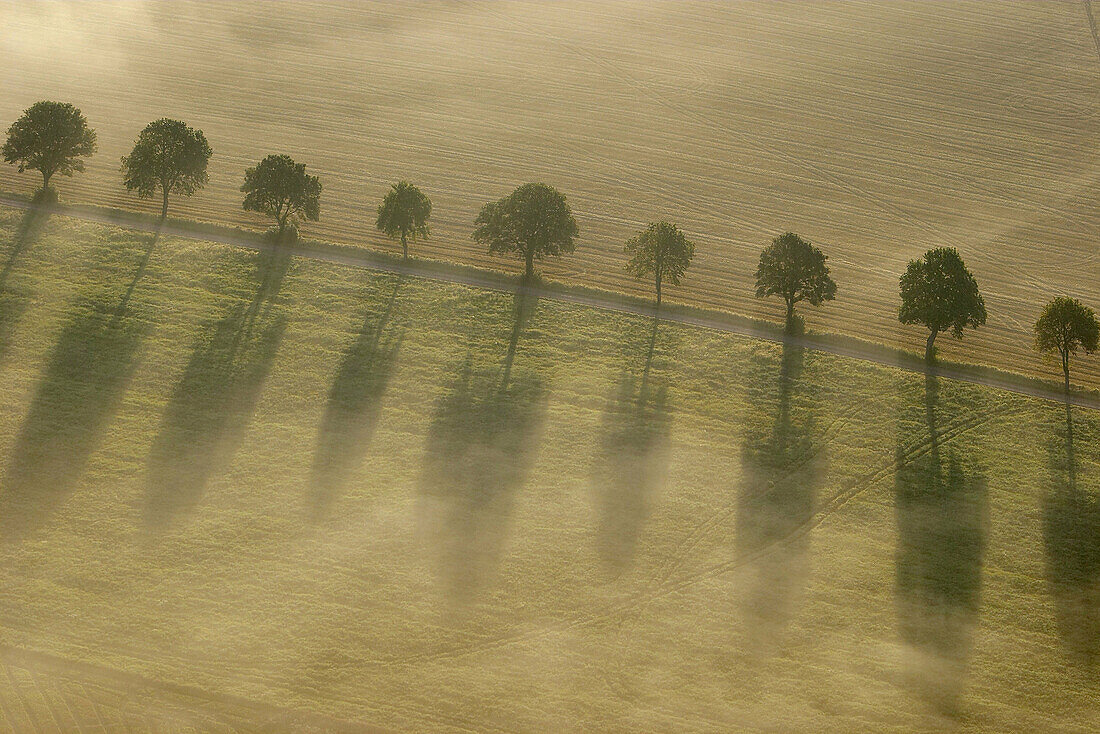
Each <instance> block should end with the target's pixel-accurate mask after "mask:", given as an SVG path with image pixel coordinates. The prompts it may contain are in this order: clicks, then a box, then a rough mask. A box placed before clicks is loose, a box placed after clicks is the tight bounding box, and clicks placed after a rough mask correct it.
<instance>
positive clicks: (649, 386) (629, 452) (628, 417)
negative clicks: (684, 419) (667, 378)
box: [592, 318, 672, 577]
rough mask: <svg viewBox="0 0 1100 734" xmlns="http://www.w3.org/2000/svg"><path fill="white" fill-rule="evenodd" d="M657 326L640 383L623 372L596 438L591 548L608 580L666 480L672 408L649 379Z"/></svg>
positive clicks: (629, 553)
mask: <svg viewBox="0 0 1100 734" xmlns="http://www.w3.org/2000/svg"><path fill="white" fill-rule="evenodd" d="M658 324H659V321H658V320H657V318H654V319H653V325H652V328H651V330H650V335H649V343H648V347H647V349H646V353H645V362H644V367H643V369H642V374H641V378H640V379H639V378H636V377H635V376H634V375H633V374H630V373H629V372H627V371H625V370H624V372H623V374H622V376H621V377H620V379H619V381H618V384H617V385H616V387H615V389H614V391H613V392H612V394H611V395H610V396H609V399H608V402H607V408H606V409H605V410H604V414H603V419H602V422H601V425H600V432H599V437H598V438H597V454H596V459H595V462H594V464H593V467H592V484H593V487H594V488H595V490H596V495H597V496H596V501H597V504H598V507H599V513H600V515H599V530H598V535H597V538H596V547H597V552H598V553H599V556H600V559H601V561H602V563H603V565H604V570H605V572H606V573H607V574H608V575H609V576H611V577H618V576H620V575H621V574H622V573H623V572H624V571H625V570H627V569H628V568H629V567H630V566H631V564H632V563H633V560H634V555H635V550H636V548H637V544H638V536H639V534H640V533H641V530H642V527H643V526H644V525H645V522H646V519H647V518H648V517H649V511H650V506H651V504H652V501H653V498H654V496H655V495H656V494H657V493H658V492H659V491H660V489H661V487H662V486H663V484H664V482H665V480H666V478H667V476H668V465H669V440H670V434H671V413H672V409H671V405H670V401H669V397H668V389H667V385H665V384H664V382H663V381H661V380H660V379H658V378H657V377H655V376H654V374H653V356H654V351H655V347H656V343H657V331H658Z"/></svg>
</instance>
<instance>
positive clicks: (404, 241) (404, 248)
mask: <svg viewBox="0 0 1100 734" xmlns="http://www.w3.org/2000/svg"><path fill="white" fill-rule="evenodd" d="M401 257H402V258H404V259H405V260H408V259H409V241H408V234H406V232H405V230H401Z"/></svg>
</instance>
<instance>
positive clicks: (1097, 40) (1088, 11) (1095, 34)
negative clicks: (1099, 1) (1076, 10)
mask: <svg viewBox="0 0 1100 734" xmlns="http://www.w3.org/2000/svg"><path fill="white" fill-rule="evenodd" d="M1084 2H1085V15H1087V16H1088V18H1089V30H1090V31H1092V43H1093V45H1095V46H1096V58H1097V59H1098V60H1100V31H1098V30H1097V28H1096V18H1094V17H1093V15H1092V2H1091V0H1084Z"/></svg>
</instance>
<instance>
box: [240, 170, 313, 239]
mask: <svg viewBox="0 0 1100 734" xmlns="http://www.w3.org/2000/svg"><path fill="white" fill-rule="evenodd" d="M241 191H243V192H244V194H245V196H244V208H245V211H250V212H260V213H261V214H267V215H268V216H272V217H275V223H276V224H277V225H278V228H279V229H278V236H279V238H280V239H282V236H283V234H284V233H285V232H286V226H287V223H288V222H289V221H290V219H291V217H294V218H296V219H301V218H303V217H304V218H305V219H309V220H311V221H314V222H315V221H317V220H318V219H319V218H320V216H321V181H320V179H318V178H317V177H316V176H310V175H309V174H307V173H306V164H304V163H295V162H294V159H293V158H291V157H290V156H288V155H269V156H268V157H267V158H264V159H263V160H262V161H260V163H259V165H257V166H256V167H255V168H249V169H248V170H247V171H245V172H244V185H243V186H241Z"/></svg>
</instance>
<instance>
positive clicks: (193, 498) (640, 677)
mask: <svg viewBox="0 0 1100 734" xmlns="http://www.w3.org/2000/svg"><path fill="white" fill-rule="evenodd" d="M0 245H2V247H3V250H2V251H3V252H5V253H7V254H9V255H12V254H13V253H14V255H13V256H11V257H8V258H7V259H6V260H5V267H4V271H3V279H2V280H0V306H2V308H0V315H2V316H3V319H2V321H0V346H2V349H0V461H2V462H3V463H2V464H0V507H2V508H3V514H2V515H0V553H2V555H3V563H2V564H0V651H2V653H3V655H2V662H3V674H2V676H0V716H2V717H3V721H4V722H5V724H4V725H5V726H8V727H10V728H12V729H15V730H17V731H23V730H33V729H44V730H53V729H57V730H61V731H69V730H75V729H76V728H78V727H83V728H86V729H94V728H96V727H100V728H107V729H108V730H110V729H112V728H114V729H118V728H121V727H130V728H132V729H137V730H152V731H172V730H180V731H186V730H201V731H218V730H221V731H253V730H256V731H259V730H265V731H269V730H271V729H273V728H274V729H287V730H292V731H309V730H319V731H330V730H336V729H337V728H338V726H346V728H348V729H352V730H361V729H360V727H361V726H362V727H363V728H364V729H365V728H366V727H368V726H377V727H381V728H383V729H390V730H402V731H409V730H418V731H423V730H435V731H466V730H471V729H476V730H478V731H516V730H520V731H548V730H556V731H568V730H573V731H575V730H611V731H614V730H620V731H638V730H647V731H648V730H668V729H677V730H700V731H730V730H736V729H766V730H784V731H791V730H804V731H825V730H832V731H844V732H850V731H887V730H898V731H910V730H913V729H914V728H922V727H942V726H947V725H950V724H956V725H958V726H959V728H960V729H961V730H964V731H965V730H974V731H977V730H998V731H1012V730H1015V731H1053V730H1058V731H1070V732H1072V731H1081V732H1086V731H1093V730H1095V728H1096V725H1097V723H1098V722H1100V710H1098V709H1097V700H1098V697H1097V688H1096V686H1097V678H1096V670H1097V667H1096V666H1097V656H1098V653H1100V650H1098V649H1097V647H1096V641H1097V639H1100V595H1098V590H1100V558H1098V557H1097V554H1096V546H1095V538H1096V537H1097V533H1098V532H1100V512H1098V510H1100V505H1098V504H1097V499H1096V497H1097V492H1098V484H1097V482H1098V478H1100V453H1098V449H1097V447H1098V446H1100V441H1098V436H1100V420H1098V418H1097V415H1096V414H1095V413H1094V412H1091V411H1084V410H1075V412H1074V413H1073V414H1072V416H1071V417H1072V424H1071V425H1072V428H1071V429H1069V430H1067V428H1068V426H1069V425H1070V424H1067V416H1066V413H1065V410H1064V408H1063V407H1062V406H1059V405H1056V404H1049V403H1043V402H1040V401H1037V400H1034V399H1029V398H1025V397H1021V396H1017V395H1013V394H1009V393H1003V392H998V391H994V390H990V389H988V388H983V387H979V386H973V385H966V384H961V383H955V382H951V381H941V380H926V379H925V378H924V377H923V376H920V375H914V374H911V373H905V372H899V371H895V370H890V369H887V368H882V367H876V366H873V365H870V364H866V363H862V362H857V361H852V360H847V359H843V358H837V357H832V356H828V355H824V354H819V353H814V352H803V351H801V350H798V349H795V348H790V347H788V348H783V347H780V346H778V345H774V344H769V343H764V342H759V341H754V340H749V339H742V338H737V337H733V336H729V335H724V334H720V333H715V332H710V331H707V330H703V329H698V328H692V327H686V326H677V325H674V324H669V323H656V324H655V323H654V322H651V321H649V320H647V319H644V318H641V317H632V316H625V315H615V314H611V313H606V312H601V311H597V310H592V309H588V308H584V307H579V306H571V305H566V304H561V303H555V302H549V301H541V300H540V301H536V300H534V299H533V298H532V297H530V296H523V295H522V294H518V295H513V294H507V293H497V292H490V291H481V290H477V289H472V288H467V287H462V286H457V285H445V284H439V283H432V282H429V281H423V280H418V279H414V278H399V277H398V276H391V275H380V274H376V273H372V272H370V271H366V270H358V269H352V268H346V267H340V266H336V265H331V264H325V263H319V262H312V261H305V260H297V259H293V260H287V259H284V258H272V257H268V256H261V255H258V254H256V253H247V252H243V251H239V250H235V249H232V248H227V247H224V246H218V245H206V244H202V243H195V242H191V241H186V240H178V239H174V238H161V239H160V240H156V241H154V240H153V239H152V237H151V235H148V234H145V233H137V232H131V231H125V230H119V229H115V228H111V227H106V226H101V225H93V224H88V223H82V222H77V221H75V220H68V219H65V218H63V217H59V216H53V217H49V218H47V219H43V218H41V216H38V217H36V216H34V215H27V214H22V213H17V212H13V211H11V210H4V211H0ZM341 722H344V723H343V724H341Z"/></svg>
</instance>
